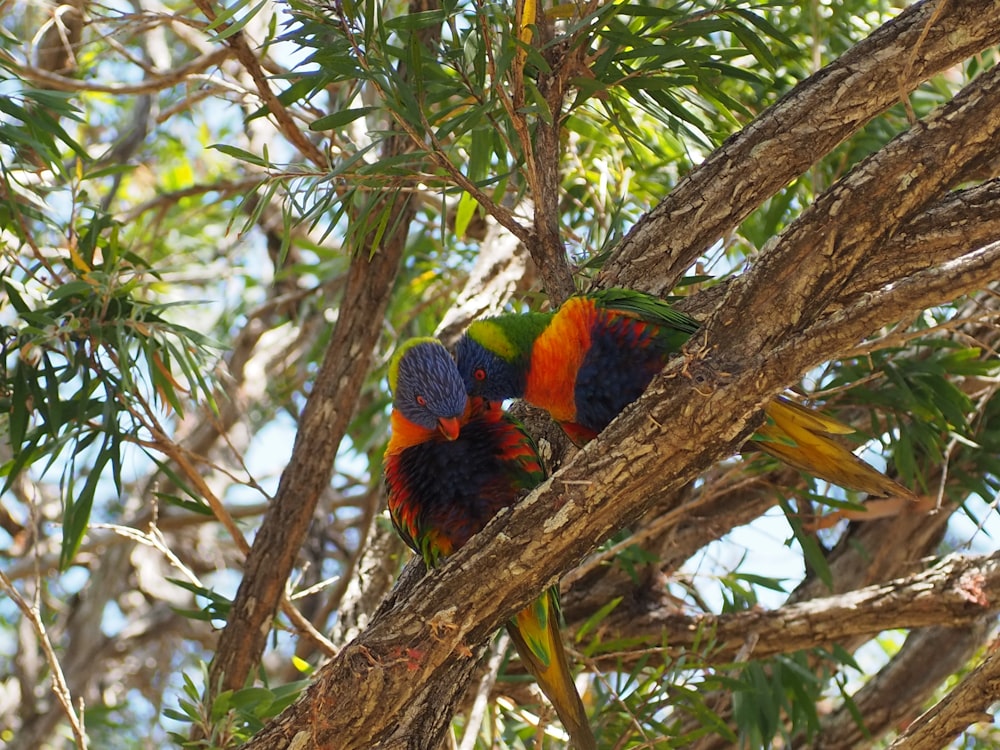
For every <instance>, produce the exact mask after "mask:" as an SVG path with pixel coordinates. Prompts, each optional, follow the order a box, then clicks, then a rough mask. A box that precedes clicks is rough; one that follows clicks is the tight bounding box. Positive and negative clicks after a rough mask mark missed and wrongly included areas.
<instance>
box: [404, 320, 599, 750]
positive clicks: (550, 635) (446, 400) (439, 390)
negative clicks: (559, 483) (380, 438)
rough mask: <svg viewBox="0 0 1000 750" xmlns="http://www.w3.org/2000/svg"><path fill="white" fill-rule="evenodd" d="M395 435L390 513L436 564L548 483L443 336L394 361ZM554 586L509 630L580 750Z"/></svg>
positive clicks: (582, 716)
mask: <svg viewBox="0 0 1000 750" xmlns="http://www.w3.org/2000/svg"><path fill="white" fill-rule="evenodd" d="M389 385H390V388H391V389H392V393H393V409H392V435H391V437H390V440H389V447H388V448H387V449H386V453H385V459H384V473H385V481H386V487H387V489H388V497H389V513H390V515H391V517H392V522H393V525H394V526H395V527H396V530H397V531H398V532H399V535H400V536H401V537H402V538H403V540H404V541H405V542H406V543H407V544H408V545H409V546H410V547H411V548H412V549H413V550H414V551H416V552H418V553H419V554H420V555H421V556H422V557H423V559H424V562H425V563H426V564H427V565H428V567H433V566H435V565H436V564H437V563H438V562H439V560H441V558H443V557H445V556H447V555H449V554H451V552H453V551H454V550H456V549H458V548H459V547H461V546H462V545H463V544H465V543H466V542H467V541H468V540H469V539H470V538H471V537H472V535H473V534H475V533H477V532H478V531H480V530H481V529H482V528H483V527H484V526H485V525H486V524H487V522H488V521H489V520H490V519H491V518H492V517H493V516H494V515H496V514H497V512H499V511H500V510H501V509H502V508H506V507H508V506H510V505H513V504H514V503H516V502H517V501H518V500H520V499H521V498H523V497H524V496H526V495H527V494H528V493H529V492H530V491H531V490H532V489H534V488H535V487H536V486H537V485H538V484H540V483H541V482H542V480H543V479H544V478H545V472H544V470H543V468H542V463H541V460H540V459H539V457H538V452H537V449H536V447H535V444H534V442H533V441H532V439H531V437H530V436H529V435H528V434H527V433H526V432H525V431H524V429H523V428H522V427H521V425H520V424H519V423H518V422H517V421H516V420H514V419H513V418H511V417H510V416H508V415H507V414H505V413H504V412H503V410H502V409H501V408H500V406H499V404H490V403H488V402H487V401H485V400H484V399H481V398H472V399H470V398H469V397H468V396H467V395H466V392H465V386H464V385H463V383H462V379H461V378H460V377H459V374H458V370H457V368H456V367H455V361H454V360H453V359H452V358H451V355H450V354H449V353H448V351H447V349H445V348H444V345H443V344H441V342H439V341H438V340H437V339H432V338H417V339H411V340H410V341H407V342H406V343H404V344H403V345H402V346H401V347H400V348H399V350H398V351H397V353H396V355H395V356H394V358H393V360H392V363H391V364H390V366H389ZM558 612H559V602H558V592H557V591H556V590H555V589H552V590H550V591H549V592H547V593H545V594H542V595H541V596H540V597H539V598H538V599H536V600H535V601H534V602H532V603H531V604H529V605H528V606H527V607H525V608H524V609H523V610H521V611H520V612H518V613H517V614H516V615H515V616H514V617H513V618H512V619H511V620H510V621H509V622H508V623H507V632H508V633H510V637H511V639H512V640H513V641H514V645H515V647H516V648H517V652H518V654H520V656H521V659H522V661H524V663H525V666H526V667H527V668H528V671H530V672H531V674H532V675H533V676H534V677H535V679H536V680H537V681H538V684H539V686H540V687H541V688H542V691H543V692H544V693H545V695H546V696H548V698H549V700H550V701H551V702H552V705H553V706H554V707H555V709H556V713H557V714H558V715H559V718H560V720H561V721H562V723H563V725H564V726H565V727H566V730H567V731H568V732H569V734H570V737H571V738H572V739H573V741H574V743H575V744H576V746H577V747H578V748H580V749H581V750H593V749H596V747H597V745H596V742H595V740H594V735H593V734H592V732H591V730H590V726H589V724H588V722H587V714H586V711H585V710H584V707H583V703H582V702H581V700H580V696H579V695H578V694H577V692H576V687H575V685H574V684H573V677H572V674H571V673H570V670H569V664H568V662H567V660H566V653H565V651H564V650H563V645H562V639H561V636H560V633H559V623H558V617H559V615H558Z"/></svg>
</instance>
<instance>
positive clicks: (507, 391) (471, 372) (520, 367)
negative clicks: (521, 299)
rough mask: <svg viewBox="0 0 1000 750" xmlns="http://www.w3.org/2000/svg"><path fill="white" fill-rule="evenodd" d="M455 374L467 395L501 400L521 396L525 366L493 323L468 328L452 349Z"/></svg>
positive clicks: (501, 329)
mask: <svg viewBox="0 0 1000 750" xmlns="http://www.w3.org/2000/svg"><path fill="white" fill-rule="evenodd" d="M455 357H456V359H457V364H458V372H459V374H460V375H461V376H462V382H464V383H465V390H466V392H467V393H468V394H469V395H470V396H481V397H482V398H484V399H486V400H487V401H504V400H506V399H508V398H520V397H521V396H523V395H524V389H525V385H526V382H527V373H526V369H527V368H526V366H525V365H524V364H523V362H522V360H523V358H522V357H521V352H520V351H519V349H518V348H517V347H516V346H515V345H514V344H513V342H512V341H511V340H510V338H509V337H508V336H507V335H506V332H505V331H504V330H503V328H502V327H501V326H499V325H497V324H496V322H495V321H493V320H480V321H477V322H475V323H473V324H472V325H471V326H469V330H468V331H467V332H466V334H465V335H464V336H463V337H462V338H461V339H460V340H459V342H458V346H457V347H456V348H455Z"/></svg>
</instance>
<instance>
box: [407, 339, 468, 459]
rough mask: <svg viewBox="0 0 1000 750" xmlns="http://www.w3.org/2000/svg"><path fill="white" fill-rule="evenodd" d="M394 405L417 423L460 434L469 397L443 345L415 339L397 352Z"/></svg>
mask: <svg viewBox="0 0 1000 750" xmlns="http://www.w3.org/2000/svg"><path fill="white" fill-rule="evenodd" d="M389 387H390V388H391V389H392V404H393V408H395V409H398V410H399V411H400V413H402V415H403V416H404V417H406V418H407V419H408V420H410V421H411V422H413V423H414V424H415V425H418V426H420V427H423V428H424V429H427V430H439V431H440V432H441V434H442V435H444V436H445V437H446V438H448V439H449V440H454V439H455V438H457V437H458V433H459V430H460V429H461V419H462V416H463V415H464V414H465V406H466V403H467V402H468V396H467V395H466V392H465V386H464V385H463V383H462V378H461V377H460V376H459V374H458V370H457V369H456V367H455V360H453V359H452V358H451V355H450V354H449V353H448V350H447V349H445V348H444V345H443V344H442V343H441V342H440V341H438V340H437V339H434V338H429V337H428V338H415V339H410V340H409V341H407V342H405V343H404V344H403V345H402V346H400V347H399V349H398V350H397V351H396V354H395V355H394V356H393V358H392V362H391V363H390V364H389Z"/></svg>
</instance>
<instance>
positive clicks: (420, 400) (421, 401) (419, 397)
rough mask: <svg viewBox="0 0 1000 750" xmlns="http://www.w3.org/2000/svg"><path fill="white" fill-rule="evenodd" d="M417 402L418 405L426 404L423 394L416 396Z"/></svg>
mask: <svg viewBox="0 0 1000 750" xmlns="http://www.w3.org/2000/svg"><path fill="white" fill-rule="evenodd" d="M417 404H418V405H419V406H427V399H426V398H424V397H423V396H417Z"/></svg>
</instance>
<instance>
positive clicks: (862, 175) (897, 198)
mask: <svg viewBox="0 0 1000 750" xmlns="http://www.w3.org/2000/svg"><path fill="white" fill-rule="evenodd" d="M998 150H1000V70H998V69H996V68H994V69H992V70H990V71H988V72H986V73H984V74H983V75H982V76H980V77H979V78H977V79H976V80H974V81H973V82H971V83H970V84H969V85H967V86H966V87H965V88H964V89H963V90H962V91H961V92H959V94H958V95H956V96H955V98H954V99H953V100H952V101H951V102H949V103H948V104H947V105H945V106H944V107H942V108H940V109H939V110H936V111H935V112H933V113H932V114H931V115H930V116H929V117H928V118H927V119H926V121H924V122H919V123H917V124H915V125H914V126H913V128H912V129H911V130H909V131H908V132H906V133H903V134H902V135H900V136H898V137H897V138H895V139H894V140H893V141H892V142H891V143H889V144H888V145H886V146H885V148H883V149H882V150H880V151H878V152H876V153H875V154H873V155H872V156H870V157H869V158H867V159H865V160H864V161H863V162H861V164H859V165H858V166H857V167H855V168H854V169H853V170H851V172H850V173H849V174H848V175H847V176H845V177H844V178H842V179H841V180H839V181H838V182H837V183H835V184H834V185H833V186H832V187H831V188H830V189H829V190H827V191H826V192H825V193H824V194H823V195H821V196H820V197H819V198H818V199H817V200H816V202H815V203H814V204H813V205H812V206H810V207H809V208H808V209H807V210H806V211H805V212H803V213H802V215H801V216H800V217H799V218H798V219H796V220H795V221H794V222H793V223H792V224H790V225H789V226H788V227H787V229H786V230H785V231H783V232H782V233H781V234H780V235H779V236H778V237H776V238H775V239H774V240H773V242H774V245H775V246H774V250H773V251H772V252H764V253H763V254H762V257H761V258H760V260H759V261H758V262H757V263H756V264H755V265H754V266H753V268H752V269H751V270H750V272H748V273H747V274H745V275H744V276H741V277H739V278H738V279H737V280H736V281H734V282H733V284H732V285H730V288H729V290H728V292H727V294H726V297H725V299H724V300H723V303H722V306H721V308H720V309H721V311H722V314H721V315H716V316H714V317H713V319H712V320H711V321H710V322H709V323H708V325H707V326H706V331H705V335H706V336H707V337H708V338H711V336H712V330H713V328H714V327H715V326H721V327H725V326H731V325H733V323H734V322H735V321H738V320H740V319H741V318H742V317H744V316H747V315H753V314H755V312H756V313H758V314H759V311H761V310H769V309H771V310H782V311H787V313H788V314H786V315H780V316H773V317H764V318H762V319H761V320H760V321H759V324H758V325H756V326H754V331H753V334H752V338H750V339H741V340H740V344H739V346H741V347H745V348H748V349H750V350H764V349H767V348H770V347H772V346H775V345H776V344H778V343H779V342H783V343H785V344H787V343H789V341H790V336H789V334H790V333H792V332H793V331H794V329H795V328H800V329H801V328H802V327H805V326H806V325H808V324H809V323H810V322H811V321H812V320H814V319H816V318H817V317H818V316H819V315H820V314H822V312H823V310H824V309H825V308H826V306H827V305H828V304H829V303H830V302H831V301H832V299H834V298H835V297H836V296H837V295H838V294H839V293H841V291H842V290H843V288H844V287H845V286H846V285H847V283H848V280H849V279H850V278H851V276H852V275H853V273H854V271H855V269H856V268H857V266H858V265H859V264H860V263H861V262H862V261H863V260H864V258H865V257H866V256H868V255H870V254H872V253H873V252H875V248H877V247H878V246H879V245H880V244H881V243H882V242H884V241H885V240H886V239H887V238H888V237H890V236H892V234H893V233H894V231H895V230H896V229H897V228H898V227H899V226H900V225H902V224H903V223H904V221H905V220H906V219H907V218H908V217H909V216H911V215H914V214H916V213H918V212H919V211H920V210H921V209H922V207H923V206H925V205H926V204H928V203H930V202H931V201H932V200H933V199H934V198H935V197H936V196H937V195H939V194H940V193H941V192H943V191H944V190H945V189H947V187H948V186H949V184H950V183H951V182H952V181H953V180H954V179H955V178H956V176H957V175H959V174H960V173H961V172H962V171H963V170H964V169H965V168H966V166H967V165H968V164H970V163H973V162H974V161H976V160H977V159H980V158H982V156H983V155H984V154H992V153H995V152H997V151H998ZM802 300H808V305H803V304H802ZM873 307H874V305H867V306H866V308H867V309H871V308H873ZM869 330H871V329H869Z"/></svg>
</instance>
